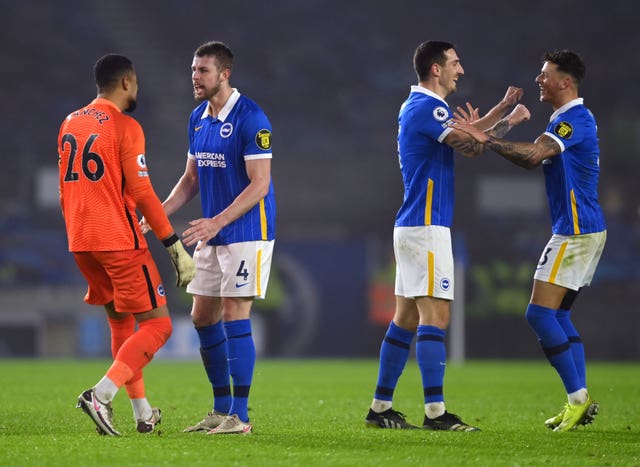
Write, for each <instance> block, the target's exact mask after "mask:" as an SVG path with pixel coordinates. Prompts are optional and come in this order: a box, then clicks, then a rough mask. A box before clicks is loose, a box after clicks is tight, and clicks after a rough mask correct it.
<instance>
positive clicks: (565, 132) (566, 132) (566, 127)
mask: <svg viewBox="0 0 640 467" xmlns="http://www.w3.org/2000/svg"><path fill="white" fill-rule="evenodd" d="M553 132H554V133H555V134H556V135H558V136H559V137H560V138H564V139H569V138H571V135H572V134H573V127H572V126H571V124H570V123H569V122H560V123H558V124H557V125H556V127H555V128H554V129H553Z"/></svg>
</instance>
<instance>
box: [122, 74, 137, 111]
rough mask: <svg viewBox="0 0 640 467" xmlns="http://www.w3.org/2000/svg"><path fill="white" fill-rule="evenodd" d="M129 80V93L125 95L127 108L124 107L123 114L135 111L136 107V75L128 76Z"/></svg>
mask: <svg viewBox="0 0 640 467" xmlns="http://www.w3.org/2000/svg"><path fill="white" fill-rule="evenodd" d="M128 79H129V89H128V91H129V93H128V95H127V107H125V109H124V111H125V112H129V113H131V112H133V111H134V110H136V107H137V105H138V75H137V74H136V73H131V74H130V75H129V76H128Z"/></svg>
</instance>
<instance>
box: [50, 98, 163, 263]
mask: <svg viewBox="0 0 640 467" xmlns="http://www.w3.org/2000/svg"><path fill="white" fill-rule="evenodd" d="M144 150H145V140H144V133H143V131H142V127H141V126H140V124H139V123H138V122H137V121H136V120H134V119H133V118H131V117H130V116H128V115H125V114H123V113H122V112H121V111H120V109H119V108H118V107H117V106H116V105H115V104H114V103H112V102H111V101H109V100H107V99H103V98H96V99H94V100H93V102H91V103H90V104H89V105H88V106H86V107H83V108H82V109H80V110H77V111H75V112H73V113H71V114H69V115H68V116H67V118H66V119H65V120H64V122H63V123H62V125H61V127H60V132H59V134H58V156H59V159H58V168H59V172H60V173H59V181H60V185H59V187H60V206H61V208H62V213H63V215H64V219H65V224H66V228H67V236H68V239H69V251H122V250H132V249H138V248H146V247H147V242H146V240H145V238H144V236H143V235H142V232H141V231H140V227H139V225H138V220H137V216H136V208H138V209H139V210H140V212H141V213H142V214H143V215H144V216H145V217H146V219H147V221H148V222H149V224H150V226H151V228H152V229H153V231H154V232H155V234H156V236H157V237H158V238H159V239H164V238H166V237H168V236H169V235H170V234H171V233H172V232H173V228H172V227H171V224H170V222H169V219H168V218H167V216H166V214H165V212H164V209H163V208H162V204H161V203H160V200H159V199H158V197H157V195H156V193H155V191H154V190H153V186H152V185H151V181H150V179H149V172H148V170H147V165H146V162H145V153H144Z"/></svg>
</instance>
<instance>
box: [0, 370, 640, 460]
mask: <svg viewBox="0 0 640 467" xmlns="http://www.w3.org/2000/svg"><path fill="white" fill-rule="evenodd" d="M108 365H109V362H108V361H106V360H104V361H102V360H100V361H95V360H77V361H69V360H0V375H1V376H0V381H1V382H2V385H1V386H0V466H5V465H6V466H21V465H34V466H35V465H38V466H40V465H47V466H49V465H61V466H76V465H82V466H85V465H86V466H93V465H95V466H112V465H113V466H115V465H118V466H136V465H140V466H142V465H149V466H151V465H172V466H182V465H185V466H199V465H202V466H204V465H207V466H212V465H238V466H240V465H242V466H252V465H256V466H258V465H276V466H277V465H296V466H298V465H299V466H315V465H317V466H324V465H339V466H369V465H370V466H383V465H384V466H395V465H416V466H431V465H433V466H443V465H444V466H449V465H450V466H467V465H479V466H525V465H547V466H550V465H576V466H577V465H599V466H600V465H605V466H620V465H622V466H640V408H639V405H638V401H639V400H640V365H639V364H634V363H627V364H622V363H600V362H599V363H593V364H591V365H590V366H589V368H588V378H589V381H590V391H591V393H592V395H593V396H594V398H595V399H596V400H598V401H599V402H600V407H601V408H600V414H599V415H598V417H597V418H596V420H595V422H594V423H593V424H592V425H589V426H587V427H580V428H579V429H578V430H577V431H573V432H569V433H563V434H559V433H553V432H551V431H550V430H548V429H546V428H545V427H544V425H543V421H544V420H545V419H546V418H547V417H548V416H551V415H553V414H554V413H556V412H557V411H559V410H560V409H561V407H562V405H563V404H564V402H565V395H564V392H563V390H562V387H561V385H560V383H559V380H558V378H557V377H556V376H555V373H554V372H553V369H552V368H551V367H550V366H549V365H548V364H546V363H545V362H542V361H535V362H533V361H526V362H521V361H490V362H489V361H470V362H466V363H465V364H461V365H456V364H449V365H448V368H447V374H446V377H445V397H446V399H447V407H448V409H449V410H450V411H452V412H454V413H458V414H459V415H461V416H462V417H463V419H464V420H466V421H468V422H469V423H472V424H476V425H478V426H479V427H480V428H481V429H482V431H481V432H479V433H455V432H427V431H422V430H411V431H404V430H375V429H369V428H366V427H365V424H364V417H365V415H366V412H367V410H368V406H369V404H370V402H371V398H372V395H373V390H374V387H375V383H376V376H377V375H376V373H377V362H376V361H374V360H259V361H258V363H257V365H256V372H255V378H254V384H253V387H252V390H251V399H250V412H249V414H250V416H251V420H252V422H253V424H254V433H253V434H251V435H249V436H240V435H237V436H236V435H229V436H221V437H220V436H208V435H204V434H202V433H182V429H183V428H184V427H186V426H187V425H190V424H193V423H194V422H197V421H198V420H200V419H201V418H202V417H203V416H204V415H205V414H206V412H207V410H209V409H210V400H211V389H210V386H209V384H208V381H207V380H206V377H205V375H204V370H203V369H202V368H201V365H200V364H199V363H198V362H194V361H168V360H158V361H154V362H152V363H151V365H149V367H148V368H147V369H146V370H145V381H146V385H147V396H148V398H149V400H150V401H151V403H152V404H153V405H157V406H159V407H160V408H162V410H163V422H162V424H161V425H159V426H158V428H159V433H154V434H150V435H141V434H139V433H137V432H136V431H135V426H134V423H133V419H132V415H131V409H130V405H129V402H128V400H127V397H126V393H125V391H124V390H122V391H121V392H120V393H119V394H118V396H117V397H116V400H115V401H114V414H115V422H116V427H117V428H118V429H119V430H120V431H121V432H122V433H123V436H122V437H119V438H113V437H101V436H98V435H97V434H96V433H95V431H94V428H93V424H92V423H91V421H90V420H89V418H88V417H87V416H86V415H85V414H84V413H82V411H81V410H79V409H75V401H76V397H77V395H78V394H79V393H80V392H81V391H82V390H84V389H86V388H87V387H90V386H91V385H92V384H94V383H95V382H97V381H98V379H99V378H100V377H101V376H102V374H103V373H104V372H105V370H106V369H107V367H108ZM394 407H395V408H396V409H397V410H400V411H402V412H404V413H405V414H406V415H407V417H408V420H409V421H410V422H412V423H414V424H421V422H422V417H423V405H422V389H421V381H420V374H419V371H418V369H417V365H416V363H415V360H410V361H409V362H408V364H407V368H406V370H405V374H404V375H403V377H402V378H401V380H400V384H399V386H398V388H397V390H396V395H395V402H394Z"/></svg>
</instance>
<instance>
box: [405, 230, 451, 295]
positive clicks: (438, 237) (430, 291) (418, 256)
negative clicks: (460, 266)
mask: <svg viewBox="0 0 640 467" xmlns="http://www.w3.org/2000/svg"><path fill="white" fill-rule="evenodd" d="M393 251H394V253H395V256H396V295H400V296H402V297H407V298H413V297H424V296H429V297H437V298H443V299H446V300H453V251H452V248H451V232H450V230H449V228H448V227H442V226H439V225H427V226H421V227H395V228H394V229H393Z"/></svg>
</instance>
